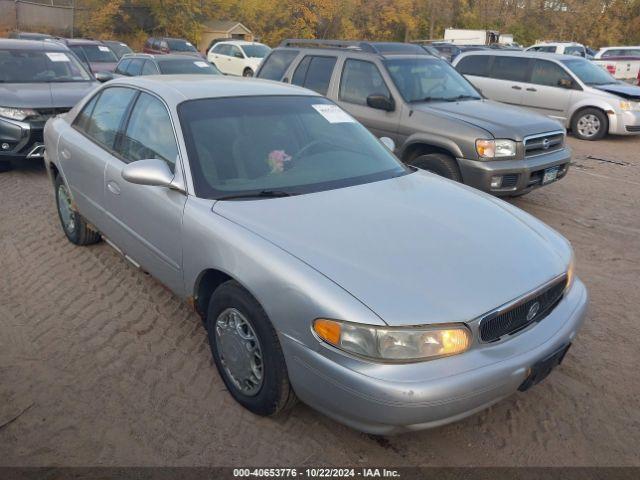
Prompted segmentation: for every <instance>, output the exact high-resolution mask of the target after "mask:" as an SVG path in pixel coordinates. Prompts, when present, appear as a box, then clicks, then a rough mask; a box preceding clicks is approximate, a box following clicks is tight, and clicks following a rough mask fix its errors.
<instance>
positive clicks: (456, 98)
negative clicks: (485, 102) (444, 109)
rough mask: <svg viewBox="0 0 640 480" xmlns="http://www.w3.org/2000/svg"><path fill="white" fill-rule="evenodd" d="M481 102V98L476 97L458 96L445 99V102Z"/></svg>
mask: <svg viewBox="0 0 640 480" xmlns="http://www.w3.org/2000/svg"><path fill="white" fill-rule="evenodd" d="M467 99H473V100H480V97H476V96H475V95H458V96H457V97H450V98H443V100H444V101H445V102H457V101H458V100H467Z"/></svg>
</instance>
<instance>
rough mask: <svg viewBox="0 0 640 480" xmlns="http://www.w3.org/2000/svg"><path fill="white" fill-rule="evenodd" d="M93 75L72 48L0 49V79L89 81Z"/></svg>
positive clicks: (4, 80) (8, 80)
mask: <svg viewBox="0 0 640 480" xmlns="http://www.w3.org/2000/svg"><path fill="white" fill-rule="evenodd" d="M91 79H92V78H91V75H90V74H89V72H87V71H86V70H85V68H84V67H83V66H82V65H81V64H80V62H78V60H77V59H76V58H75V57H74V56H73V55H72V54H71V53H69V52H60V51H49V52H47V51H42V50H20V49H16V50H12V49H0V83H47V82H86V81H90V80H91Z"/></svg>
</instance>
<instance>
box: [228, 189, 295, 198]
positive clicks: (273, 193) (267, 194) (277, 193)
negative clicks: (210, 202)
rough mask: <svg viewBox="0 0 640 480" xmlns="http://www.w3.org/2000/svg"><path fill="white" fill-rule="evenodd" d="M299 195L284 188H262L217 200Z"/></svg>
mask: <svg viewBox="0 0 640 480" xmlns="http://www.w3.org/2000/svg"><path fill="white" fill-rule="evenodd" d="M294 195H297V193H289V192H285V191H282V190H262V191H260V192H251V193H238V194H234V195H227V196H226V197H219V198H216V199H215V200H236V199H239V198H282V197H292V196H294Z"/></svg>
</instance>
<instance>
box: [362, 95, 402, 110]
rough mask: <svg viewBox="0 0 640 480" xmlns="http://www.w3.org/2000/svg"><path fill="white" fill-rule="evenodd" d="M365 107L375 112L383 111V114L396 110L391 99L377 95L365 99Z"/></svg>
mask: <svg viewBox="0 0 640 480" xmlns="http://www.w3.org/2000/svg"><path fill="white" fill-rule="evenodd" d="M367 106H369V107H371V108H375V109H377V110H384V111H385V112H393V111H394V110H395V109H396V106H395V104H394V102H393V100H392V99H391V98H389V97H387V96H386V95H382V94H379V93H374V94H372V95H369V96H368V97H367Z"/></svg>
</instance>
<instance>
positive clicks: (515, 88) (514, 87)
mask: <svg viewBox="0 0 640 480" xmlns="http://www.w3.org/2000/svg"><path fill="white" fill-rule="evenodd" d="M511 88H513V89H514V90H522V87H519V86H518V85H513V86H512V87H511Z"/></svg>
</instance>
